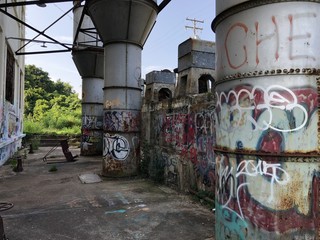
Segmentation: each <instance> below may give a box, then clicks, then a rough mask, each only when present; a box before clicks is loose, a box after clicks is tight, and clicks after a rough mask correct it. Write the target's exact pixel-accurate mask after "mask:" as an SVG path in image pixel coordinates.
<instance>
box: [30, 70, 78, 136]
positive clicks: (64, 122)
mask: <svg viewBox="0 0 320 240" xmlns="http://www.w3.org/2000/svg"><path fill="white" fill-rule="evenodd" d="M24 94H25V112H24V114H25V119H26V122H25V124H24V125H25V129H24V131H25V132H28V129H30V130H31V129H32V131H33V132H32V133H44V132H42V131H45V132H46V133H58V132H60V133H61V132H66V133H70V131H71V132H72V133H74V134H78V133H80V129H81V101H80V99H79V98H78V95H77V94H76V93H75V92H74V90H73V89H72V86H71V85H70V84H69V83H65V82H62V81H61V80H58V81H56V82H54V81H52V80H51V79H50V78H49V74H48V73H47V72H45V71H43V70H42V69H41V68H38V67H36V66H35V65H26V67H25V93H24ZM35 125H36V126H38V127H37V128H34V127H33V126H35ZM39 126H42V127H39ZM34 131H39V132H34Z"/></svg>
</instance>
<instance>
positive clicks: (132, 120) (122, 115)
mask: <svg viewBox="0 0 320 240" xmlns="http://www.w3.org/2000/svg"><path fill="white" fill-rule="evenodd" d="M104 49H105V69H106V74H105V82H104V88H103V91H104V110H103V111H104V128H103V130H104V152H103V171H102V172H103V175H105V176H113V177H115V176H130V175H135V174H137V167H138V165H139V160H140V159H139V156H140V154H139V152H140V148H139V146H140V144H139V142H140V130H141V129H140V112H141V101H142V98H141V91H142V89H141V83H140V81H141V69H140V67H141V50H142V49H141V47H139V46H137V45H134V44H128V43H114V44H108V45H106V46H105V48H104Z"/></svg>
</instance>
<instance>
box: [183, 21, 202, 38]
mask: <svg viewBox="0 0 320 240" xmlns="http://www.w3.org/2000/svg"><path fill="white" fill-rule="evenodd" d="M186 20H187V21H191V22H193V26H185V27H186V29H188V28H189V29H192V30H193V38H199V36H197V30H200V31H201V30H203V28H199V27H197V23H204V21H203V20H202V21H200V20H197V19H195V18H194V19H190V18H186Z"/></svg>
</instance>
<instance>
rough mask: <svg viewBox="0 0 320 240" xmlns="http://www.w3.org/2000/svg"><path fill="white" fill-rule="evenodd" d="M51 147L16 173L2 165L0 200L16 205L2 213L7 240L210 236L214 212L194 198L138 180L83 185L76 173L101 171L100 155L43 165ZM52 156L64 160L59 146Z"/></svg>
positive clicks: (189, 239)
mask: <svg viewBox="0 0 320 240" xmlns="http://www.w3.org/2000/svg"><path fill="white" fill-rule="evenodd" d="M50 149H51V148H50V147H46V148H44V147H43V148H40V149H39V150H36V151H35V153H34V154H28V157H27V159H26V160H24V162H23V168H24V170H23V171H22V172H20V173H15V172H13V171H12V167H11V165H10V164H8V165H4V166H2V167H0V186H1V187H0V203H1V202H8V203H13V204H14V207H13V208H11V209H9V210H7V211H2V212H0V215H1V217H2V218H3V222H4V230H5V234H6V237H7V238H8V239H9V240H29V239H33V240H49V239H50V240H51V239H52V240H70V239H75V240H100V239H101V240H102V239H105V240H127V239H128V240H129V239H130V240H136V239H137V240H138V239H139V240H158V239H159V240H161V239H163V240H179V239H183V240H209V239H210V240H213V239H214V237H213V236H214V214H213V212H212V211H211V210H210V209H209V208H208V207H207V206H202V205H201V204H200V203H199V202H198V201H196V200H195V199H194V198H192V196H190V195H184V194H179V193H177V192H176V191H174V190H172V189H170V188H168V187H165V186H156V185H154V184H153V183H152V182H150V181H148V180H145V179H139V178H133V179H102V182H98V183H88V184H84V183H82V182H81V181H80V179H79V176H80V175H82V174H87V173H88V174H99V172H100V169H101V157H84V156H80V157H79V158H78V160H77V161H76V162H69V163H55V164H47V163H44V162H43V161H42V158H43V156H44V155H45V153H46V152H48V151H49V150H50ZM70 151H71V152H72V153H73V155H75V154H79V149H75V148H70ZM50 156H53V157H54V158H49V159H50V160H55V161H57V160H64V157H63V155H62V151H61V149H60V148H58V149H56V150H55V151H54V152H53V154H51V155H50ZM53 165H54V166H56V168H57V171H56V172H49V170H50V168H52V167H53Z"/></svg>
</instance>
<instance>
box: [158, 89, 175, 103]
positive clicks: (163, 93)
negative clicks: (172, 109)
mask: <svg viewBox="0 0 320 240" xmlns="http://www.w3.org/2000/svg"><path fill="white" fill-rule="evenodd" d="M170 98H172V92H171V91H170V89H168V88H161V89H160V91H159V93H158V100H159V101H162V100H164V99H170Z"/></svg>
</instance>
